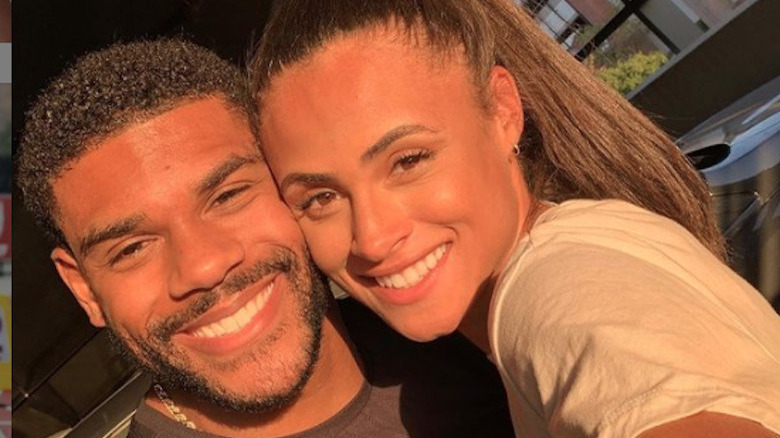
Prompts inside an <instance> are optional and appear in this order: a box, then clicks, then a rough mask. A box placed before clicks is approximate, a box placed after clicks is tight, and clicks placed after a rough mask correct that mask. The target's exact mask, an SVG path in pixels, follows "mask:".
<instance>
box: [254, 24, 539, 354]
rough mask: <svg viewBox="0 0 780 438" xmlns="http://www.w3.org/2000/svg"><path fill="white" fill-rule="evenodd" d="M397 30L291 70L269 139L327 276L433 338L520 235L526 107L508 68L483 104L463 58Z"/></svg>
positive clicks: (364, 36)
mask: <svg viewBox="0 0 780 438" xmlns="http://www.w3.org/2000/svg"><path fill="white" fill-rule="evenodd" d="M388 32H390V33H360V34H357V35H353V36H349V37H344V38H340V39H337V40H335V41H334V42H331V43H329V44H327V45H326V46H325V48H323V49H320V50H318V51H317V52H315V53H314V54H313V55H311V56H310V57H309V58H307V59H306V60H304V61H303V62H299V63H297V64H294V65H292V66H290V67H288V68H286V69H285V70H283V71H282V73H280V74H279V75H278V76H277V77H276V78H275V79H274V80H273V81H272V83H271V86H270V89H269V90H268V93H266V94H264V95H263V98H262V117H261V125H262V143H263V145H264V146H263V147H264V149H265V151H264V152H265V154H266V156H267V158H268V161H269V164H270V165H271V168H272V171H273V173H274V176H275V178H276V181H277V184H278V185H279V188H280V192H281V194H282V197H283V198H284V200H285V201H286V202H287V204H288V205H289V206H290V208H291V209H292V210H293V212H294V214H295V216H296V217H297V219H298V221H299V223H300V225H301V228H302V229H303V232H304V235H305V237H306V240H307V242H308V244H309V247H310V249H311V253H312V255H313V257H314V260H315V261H316V263H317V264H318V265H319V267H320V268H321V269H322V270H323V271H324V272H325V273H326V274H327V275H328V276H330V277H331V278H332V279H333V280H335V281H336V282H337V283H339V284H340V285H341V286H342V287H344V288H345V289H346V290H347V291H349V292H350V293H351V294H352V295H353V296H354V297H356V298H357V299H358V300H360V301H362V302H363V303H364V304H366V305H367V306H368V307H370V308H372V309H373V310H374V311H375V312H377V313H378V314H379V315H380V316H381V317H382V318H384V319H385V320H386V321H387V322H388V323H389V324H390V325H392V326H393V327H394V328H395V329H396V330H398V331H399V332H401V333H403V334H404V335H406V336H408V337H410V338H413V339H417V340H429V339H433V338H435V337H438V336H441V335H444V334H448V333H450V332H452V331H454V330H455V329H457V327H458V325H459V324H460V322H461V320H462V318H463V317H464V315H465V314H466V312H467V310H468V308H469V306H470V304H471V302H472V300H473V299H474V297H475V295H476V293H477V291H478V290H480V289H481V288H483V287H484V286H485V285H486V284H487V283H488V282H490V281H491V279H494V277H495V275H496V274H497V272H498V271H499V270H500V266H501V265H502V264H503V262H504V261H505V259H506V257H507V255H508V254H509V252H511V249H512V247H513V245H514V243H515V241H516V239H517V237H518V234H519V230H520V228H521V223H522V220H523V219H524V217H525V211H527V209H528V195H527V190H526V189H525V185H524V183H523V180H522V175H521V174H520V169H519V166H518V165H517V162H516V160H515V157H514V155H513V154H512V146H513V145H514V144H515V143H516V142H517V140H518V139H519V137H520V133H521V131H522V109H521V106H520V102H519V99H518V97H517V91H516V89H515V86H514V82H513V81H512V79H511V77H510V75H509V74H508V72H506V70H503V69H501V68H494V70H493V74H492V76H491V79H490V83H489V90H488V91H489V93H488V96H490V103H491V105H490V108H489V109H486V108H485V106H484V105H480V104H479V103H478V100H477V96H476V94H477V93H476V91H475V88H474V86H473V85H472V84H473V81H472V80H471V76H470V73H469V71H468V70H467V67H466V64H465V61H464V59H463V57H462V56H461V55H460V54H453V55H451V56H450V57H449V58H448V59H447V60H438V59H437V58H435V56H436V55H435V54H434V53H432V52H431V51H430V50H429V49H428V48H426V47H425V46H424V45H423V44H420V45H417V46H414V45H411V44H409V43H408V42H407V39H406V38H405V37H403V36H400V35H395V34H394V33H392V32H391V31H388Z"/></svg>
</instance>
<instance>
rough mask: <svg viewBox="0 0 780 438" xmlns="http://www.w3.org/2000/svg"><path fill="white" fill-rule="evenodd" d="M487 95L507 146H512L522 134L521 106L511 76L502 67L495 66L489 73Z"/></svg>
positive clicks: (513, 79)
mask: <svg viewBox="0 0 780 438" xmlns="http://www.w3.org/2000/svg"><path fill="white" fill-rule="evenodd" d="M487 91H488V93H489V98H490V99H491V102H490V103H491V107H492V111H493V116H494V117H495V118H496V120H497V121H498V122H499V124H500V129H501V131H502V133H503V135H504V136H505V138H506V141H507V142H508V143H507V144H509V145H514V144H516V143H517V142H518V141H519V140H520V136H521V134H522V133H523V122H524V120H523V104H522V102H521V100H520V93H519V92H518V90H517V84H516V83H515V78H514V77H513V76H512V74H511V73H510V72H509V70H507V69H506V68H504V67H501V66H495V67H493V69H492V70H491V72H490V79H489V82H488V90H487Z"/></svg>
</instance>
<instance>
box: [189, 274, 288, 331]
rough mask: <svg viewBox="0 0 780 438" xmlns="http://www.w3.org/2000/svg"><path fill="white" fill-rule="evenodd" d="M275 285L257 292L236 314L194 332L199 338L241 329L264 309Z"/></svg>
mask: <svg viewBox="0 0 780 438" xmlns="http://www.w3.org/2000/svg"><path fill="white" fill-rule="evenodd" d="M273 286H274V284H273V283H271V284H269V285H268V287H267V288H265V290H264V291H262V292H260V293H259V294H257V296H256V297H255V298H253V299H252V300H250V301H249V302H247V303H246V304H244V307H242V308H240V309H238V310H237V311H236V312H235V313H234V314H232V315H230V316H226V317H224V318H222V319H220V320H219V321H217V322H215V323H211V324H209V325H205V326H203V327H200V328H198V329H197V330H194V331H193V332H192V334H193V335H194V336H195V337H198V338H214V337H218V336H223V335H227V334H230V333H234V332H237V331H239V330H241V329H242V328H244V327H246V326H247V324H249V322H250V321H252V318H254V317H255V315H257V313H258V312H260V311H261V310H263V307H265V303H267V302H268V297H269V296H270V295H271V290H272V289H273Z"/></svg>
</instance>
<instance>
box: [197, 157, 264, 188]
mask: <svg viewBox="0 0 780 438" xmlns="http://www.w3.org/2000/svg"><path fill="white" fill-rule="evenodd" d="M261 161H263V159H262V157H260V155H233V156H232V157H230V158H228V159H227V160H225V161H224V162H222V164H220V165H219V166H217V167H215V168H214V169H212V171H211V172H209V173H208V174H207V175H206V176H205V177H204V178H203V179H202V180H201V182H200V184H198V188H197V193H198V195H203V194H205V193H208V192H210V191H212V190H214V188H216V187H217V186H218V185H220V184H222V182H223V181H225V180H226V179H227V177H229V176H230V175H231V174H233V172H235V171H237V170H238V169H240V168H242V167H243V166H245V165H247V164H250V163H259V162H261Z"/></svg>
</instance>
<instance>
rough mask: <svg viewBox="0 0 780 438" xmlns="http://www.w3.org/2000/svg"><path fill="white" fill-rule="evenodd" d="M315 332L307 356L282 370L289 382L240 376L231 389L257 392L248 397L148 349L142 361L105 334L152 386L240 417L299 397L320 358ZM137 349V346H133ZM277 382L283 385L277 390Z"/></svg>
mask: <svg viewBox="0 0 780 438" xmlns="http://www.w3.org/2000/svg"><path fill="white" fill-rule="evenodd" d="M317 329H318V330H317V331H316V332H315V333H312V335H313V336H312V337H311V338H310V339H308V341H309V342H308V347H309V348H306V349H305V351H306V352H307V354H305V355H303V357H301V358H299V360H298V361H295V362H296V363H294V364H290V367H288V368H287V369H286V370H284V372H283V373H284V374H285V375H286V376H287V377H288V378H280V377H281V376H279V375H275V376H274V378H268V376H267V375H265V376H262V377H260V376H254V377H252V374H253V373H251V372H248V373H243V377H242V379H243V380H244V381H243V382H237V383H236V384H235V385H231V386H237V387H240V388H241V390H243V391H246V390H247V389H250V388H256V390H255V391H254V392H253V393H250V394H239V393H237V392H236V391H231V390H230V389H228V388H226V387H224V386H222V385H219V384H216V383H215V382H217V378H213V377H212V378H209V377H205V376H201V375H199V374H198V373H196V372H194V371H192V370H189V369H184V368H183V367H179V366H176V365H173V364H172V363H170V361H169V360H167V358H166V357H164V356H163V355H162V354H160V353H159V352H157V351H155V350H152V349H150V348H148V347H147V348H145V347H143V346H142V347H140V348H141V349H143V350H144V351H143V352H142V353H141V355H142V356H143V358H144V359H143V360H141V359H140V358H139V355H138V354H135V353H134V352H133V351H132V349H131V348H130V347H129V346H128V343H127V342H126V341H125V340H124V339H123V338H122V337H121V336H120V335H118V334H117V333H116V332H115V331H113V330H111V329H108V333H109V339H110V340H111V344H112V345H113V346H114V348H115V349H116V350H117V351H119V353H120V355H121V356H122V357H123V358H124V360H126V361H128V362H129V363H130V364H131V365H133V366H135V367H136V368H137V369H139V370H141V371H142V372H144V373H145V374H147V375H149V376H150V377H151V379H152V380H153V381H154V382H155V383H158V384H160V385H161V386H162V387H163V388H165V389H166V390H168V391H170V390H179V391H183V392H186V393H188V394H191V395H192V396H194V397H196V398H197V399H199V400H200V401H202V402H204V403H206V404H207V405H210V406H213V407H219V408H222V409H226V410H231V411H235V412H240V413H247V414H262V413H268V412H271V411H278V410H280V409H284V408H285V407H286V406H288V405H290V404H291V403H292V402H293V401H294V400H295V399H296V398H297V397H298V395H300V393H301V391H302V389H303V387H304V386H305V385H306V382H308V380H309V378H310V377H311V374H312V370H313V369H314V366H315V364H316V362H317V359H318V356H319V346H320V338H321V337H320V330H319V327H317ZM136 345H139V344H137V343H136ZM141 345H143V344H141ZM268 374H272V373H268ZM273 374H278V373H273ZM252 379H258V380H263V381H265V382H273V384H274V385H275V387H273V388H268V387H262V386H263V385H262V383H263V382H260V384H259V385H258V382H252V381H249V380H252ZM224 380H228V379H224ZM229 380H236V379H229ZM280 382H286V383H285V384H283V385H282V386H279V383H280ZM258 386H259V387H258Z"/></svg>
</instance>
